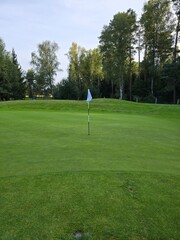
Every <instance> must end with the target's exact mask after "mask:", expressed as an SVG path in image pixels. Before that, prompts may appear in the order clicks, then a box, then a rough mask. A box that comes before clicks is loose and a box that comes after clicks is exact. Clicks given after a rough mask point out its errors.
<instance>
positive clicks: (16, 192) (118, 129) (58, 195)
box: [0, 99, 180, 240]
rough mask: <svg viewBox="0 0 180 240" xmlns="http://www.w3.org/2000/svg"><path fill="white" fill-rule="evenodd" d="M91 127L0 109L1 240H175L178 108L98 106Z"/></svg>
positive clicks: (32, 107) (61, 109)
mask: <svg viewBox="0 0 180 240" xmlns="http://www.w3.org/2000/svg"><path fill="white" fill-rule="evenodd" d="M90 120H91V134H90V136H88V134H87V133H88V132H87V104H86V102H85V101H53V100H52V101H45V100H44V101H14V102H0V133H1V136H0V191H1V201H0V216H1V218H0V239H3V240H7V239H8V240H9V239H13V240H14V239H17V240H21V239H22V240H26V239H32V240H34V239H38V240H41V239H42V240H44V239H47V240H49V239H52V240H60V239H62V240H65V239H67V240H73V239H88V240H92V239H93V240H97V239H100V240H101V239H102V240H103V239H104V240H109V239H111V240H115V239H125V240H126V239H129V240H153V239H154V240H156V239H163V240H166V239H167V240H169V239H172V240H178V239H179V236H180V230H179V223H180V222H179V216H180V209H179V199H180V192H179V183H180V175H179V172H180V164H179V159H180V146H179V142H180V107H179V106H178V105H176V106H175V105H153V104H138V103H130V102H126V101H119V100H107V99H97V100H93V101H92V102H91V103H90ZM78 234H79V235H78ZM77 236H79V237H77Z"/></svg>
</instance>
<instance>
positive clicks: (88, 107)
mask: <svg viewBox="0 0 180 240" xmlns="http://www.w3.org/2000/svg"><path fill="white" fill-rule="evenodd" d="M88 135H90V116H89V102H88Z"/></svg>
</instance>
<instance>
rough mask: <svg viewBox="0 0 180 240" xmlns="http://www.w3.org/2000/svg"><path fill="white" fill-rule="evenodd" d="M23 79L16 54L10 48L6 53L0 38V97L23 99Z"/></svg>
mask: <svg viewBox="0 0 180 240" xmlns="http://www.w3.org/2000/svg"><path fill="white" fill-rule="evenodd" d="M25 90H26V86H25V81H24V77H23V73H22V70H21V67H20V65H19V63H18V60H17V55H16V53H15V51H14V49H13V50H12V53H11V54H10V53H8V52H7V51H6V50H5V44H4V42H3V41H2V39H0V99H1V100H9V99H23V98H24V97H25Z"/></svg>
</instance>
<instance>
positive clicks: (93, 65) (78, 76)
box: [62, 43, 103, 99]
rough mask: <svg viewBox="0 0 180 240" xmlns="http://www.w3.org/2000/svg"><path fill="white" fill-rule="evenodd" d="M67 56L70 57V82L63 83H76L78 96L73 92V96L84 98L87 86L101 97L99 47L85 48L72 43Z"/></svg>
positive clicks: (100, 56) (70, 84)
mask: <svg viewBox="0 0 180 240" xmlns="http://www.w3.org/2000/svg"><path fill="white" fill-rule="evenodd" d="M67 56H68V58H69V76H68V79H67V82H68V83H66V84H65V82H63V83H62V85H66V86H72V85H74V87H75V90H76V96H75V95H74V94H73V96H72V97H71V98H72V99H82V98H83V97H84V92H86V91H87V88H91V90H92V92H93V94H94V96H95V97H99V96H100V85H101V81H102V79H103V70H102V55H101V53H100V51H99V49H97V48H95V49H93V50H91V49H90V50H85V48H81V47H80V46H78V45H77V44H76V43H72V46H71V47H70V49H69V52H68V54H67ZM69 94H70V93H69ZM65 95H67V94H66V93H65ZM74 97H75V98H74ZM67 98H68V99H70V98H69V97H67Z"/></svg>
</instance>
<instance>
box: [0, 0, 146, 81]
mask: <svg viewBox="0 0 180 240" xmlns="http://www.w3.org/2000/svg"><path fill="white" fill-rule="evenodd" d="M145 2H147V1H146V0H0V38H2V39H3V40H4V42H5V44H6V50H7V51H11V50H12V48H14V49H15V52H16V54H17V58H18V61H19V63H20V65H21V67H22V69H23V70H25V71H26V70H28V69H30V68H31V66H30V61H31V53H32V52H33V51H37V45H38V44H39V43H42V42H43V41H45V40H50V41H53V42H56V43H57V44H58V45H59V47H60V50H59V52H58V60H59V61H60V63H61V65H60V66H61V69H62V70H63V71H62V72H60V73H59V74H58V76H57V78H56V82H57V81H60V80H61V79H62V78H63V77H67V68H68V59H67V56H66V55H65V54H66V53H67V52H68V50H69V48H70V46H71V44H72V42H76V43H77V44H78V45H79V46H81V47H84V48H85V49H87V50H88V49H93V48H96V47H97V46H98V43H99V41H98V37H99V36H100V34H101V31H102V29H103V26H104V25H108V24H109V22H110V20H112V19H113V16H114V15H115V14H117V13H118V12H123V11H124V12H126V11H127V10H128V9H129V8H131V9H133V10H134V11H135V12H136V13H137V16H138V18H139V17H140V15H141V13H142V8H143V5H144V3H145Z"/></svg>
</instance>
